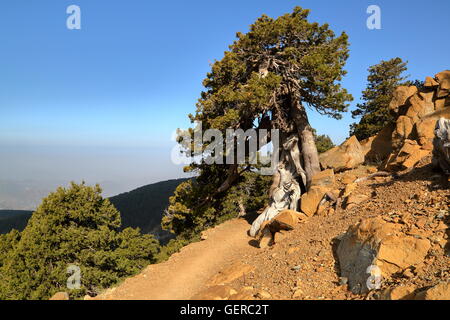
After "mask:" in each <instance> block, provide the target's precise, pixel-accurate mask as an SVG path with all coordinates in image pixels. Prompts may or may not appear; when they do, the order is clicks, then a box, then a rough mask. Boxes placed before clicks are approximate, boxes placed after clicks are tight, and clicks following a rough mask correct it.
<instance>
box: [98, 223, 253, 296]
mask: <svg viewBox="0 0 450 320" xmlns="http://www.w3.org/2000/svg"><path fill="white" fill-rule="evenodd" d="M249 227H250V226H249V224H248V222H247V221H245V220H242V219H240V220H238V219H234V220H230V221H227V222H225V223H223V224H221V225H219V226H217V227H215V228H213V229H210V230H208V231H207V232H206V235H207V236H208V239H207V240H206V241H202V242H197V243H192V244H190V245H188V246H186V247H184V248H183V249H182V250H181V251H180V252H179V253H176V254H174V255H172V256H171V257H170V259H169V260H168V261H166V262H164V263H160V264H155V265H150V266H149V267H147V268H146V269H145V270H144V271H143V272H141V273H140V274H138V275H137V276H135V277H132V278H128V279H126V280H125V281H124V282H123V283H122V284H121V285H119V286H118V287H116V288H112V289H109V290H107V291H106V292H105V293H103V294H101V295H99V296H98V297H96V300H97V299H98V300H165V299H171V300H187V299H190V298H191V297H192V296H193V295H195V294H196V293H198V291H200V290H201V289H202V287H204V284H205V283H206V282H207V281H208V280H209V279H210V278H211V277H212V276H213V275H215V274H217V273H218V272H219V271H220V270H222V269H223V268H224V267H226V266H227V265H229V264H231V263H232V262H233V261H234V260H236V259H238V258H240V257H242V256H243V255H246V254H251V253H254V252H256V251H257V250H258V249H256V248H255V247H253V246H251V245H249V241H250V240H251V238H250V237H248V236H247V230H248V229H249Z"/></svg>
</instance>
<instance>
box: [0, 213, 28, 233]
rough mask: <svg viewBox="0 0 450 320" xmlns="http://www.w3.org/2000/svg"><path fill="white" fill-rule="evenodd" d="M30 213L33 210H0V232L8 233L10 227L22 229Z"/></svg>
mask: <svg viewBox="0 0 450 320" xmlns="http://www.w3.org/2000/svg"><path fill="white" fill-rule="evenodd" d="M32 214H33V211H25V210H0V234H3V233H8V232H10V231H11V230H12V229H16V230H20V231H22V230H23V229H24V228H25V227H26V225H27V223H28V219H30V217H31V215H32Z"/></svg>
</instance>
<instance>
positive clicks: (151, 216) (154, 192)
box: [109, 179, 187, 243]
mask: <svg viewBox="0 0 450 320" xmlns="http://www.w3.org/2000/svg"><path fill="white" fill-rule="evenodd" d="M186 180H187V179H175V180H168V181H161V182H157V183H153V184H149V185H146V186H144V187H141V188H138V189H135V190H133V191H130V192H126V193H122V194H119V195H117V196H114V197H111V198H109V200H110V201H111V203H112V204H113V205H114V206H115V207H116V208H117V210H119V211H120V214H121V216H122V226H123V227H125V228H126V227H133V228H136V227H139V228H140V229H141V231H142V232H143V233H152V234H154V235H156V236H157V238H158V239H159V240H160V241H161V242H162V243H165V242H167V241H168V239H169V238H170V233H168V232H166V231H163V230H162V229H161V219H162V216H163V213H164V209H166V208H167V206H168V205H169V197H171V196H172V195H173V193H174V191H175V189H176V187H178V185H179V184H180V183H182V182H183V181H186Z"/></svg>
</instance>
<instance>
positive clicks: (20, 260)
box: [0, 183, 159, 300]
mask: <svg viewBox="0 0 450 320" xmlns="http://www.w3.org/2000/svg"><path fill="white" fill-rule="evenodd" d="M120 226H121V219H120V214H119V212H118V211H117V210H116V209H115V208H114V206H113V205H112V204H111V203H110V202H109V200H108V199H104V198H102V196H101V189H100V187H99V186H98V185H97V186H95V187H89V186H86V185H84V183H82V184H75V183H72V184H71V186H70V187H69V188H61V187H60V188H58V189H57V190H56V192H53V193H51V194H50V195H48V196H47V197H46V198H45V199H43V202H42V204H41V205H40V206H39V207H38V209H37V210H36V211H35V212H34V213H33V215H32V217H31V219H30V220H29V222H28V225H27V226H26V228H25V229H24V231H23V232H22V233H21V234H20V235H19V234H18V233H17V232H16V231H12V232H11V233H9V234H7V235H2V236H1V238H0V264H1V267H0V300H7V299H14V300H16V299H48V298H50V297H51V296H52V295H53V294H55V293H56V292H58V291H69V293H70V295H71V297H72V298H80V297H83V296H84V295H86V294H89V295H96V294H98V293H99V292H100V291H101V290H103V289H104V288H108V287H111V286H112V285H114V284H117V283H118V282H119V281H120V280H121V279H122V278H124V277H127V276H131V275H133V274H135V273H137V272H139V271H140V270H141V269H142V268H143V267H145V266H146V265H148V264H149V263H154V262H155V261H156V260H155V259H156V258H155V257H156V255H157V253H158V251H159V244H158V242H157V241H156V240H155V239H154V238H153V236H151V235H141V233H140V231H139V229H132V228H127V229H125V230H123V231H120ZM70 265H75V266H78V267H79V268H80V269H81V288H80V289H76V290H68V289H67V279H68V277H69V276H70V274H68V273H67V269H68V267H69V266H70Z"/></svg>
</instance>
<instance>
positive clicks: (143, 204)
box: [0, 179, 186, 243]
mask: <svg viewBox="0 0 450 320" xmlns="http://www.w3.org/2000/svg"><path fill="white" fill-rule="evenodd" d="M185 180H186V179H174V180H168V181H161V182H157V183H153V184H149V185H146V186H143V187H140V188H137V189H135V190H132V191H130V192H125V193H122V194H119V195H116V196H114V197H111V198H109V199H110V201H111V203H112V204H114V206H115V207H116V208H117V210H119V211H120V214H121V217H122V227H123V228H127V227H133V228H136V227H139V228H140V229H141V231H142V233H152V234H154V235H155V236H156V237H157V238H158V239H159V240H160V242H161V243H166V242H167V241H168V240H169V239H170V238H171V234H170V233H168V232H166V231H164V230H162V229H161V218H162V215H163V212H164V209H165V208H166V207H167V206H168V204H169V197H170V196H172V195H173V192H174V191H175V188H176V187H177V186H178V185H179V184H180V183H181V182H183V181H185ZM0 186H1V185H0ZM35 190H36V189H35ZM43 191H44V190H43V189H42V190H40V191H35V192H33V193H32V194H26V195H25V196H26V200H25V201H23V202H22V204H25V203H27V205H31V204H32V203H33V201H35V202H36V206H37V205H39V203H40V202H41V200H42V198H43V197H45V196H46V195H47V194H48V193H50V192H51V191H52V190H49V191H48V192H46V193H45V194H44V195H42V196H41V195H40V193H42V192H43ZM35 198H36V199H35ZM0 204H1V203H0ZM0 208H1V206H0ZM32 213H33V211H31V210H9V209H8V210H5V209H2V210H0V233H7V232H9V231H10V230H11V229H17V230H20V231H22V230H23V229H24V228H25V226H26V224H27V222H28V219H29V218H30V217H31V215H32Z"/></svg>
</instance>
